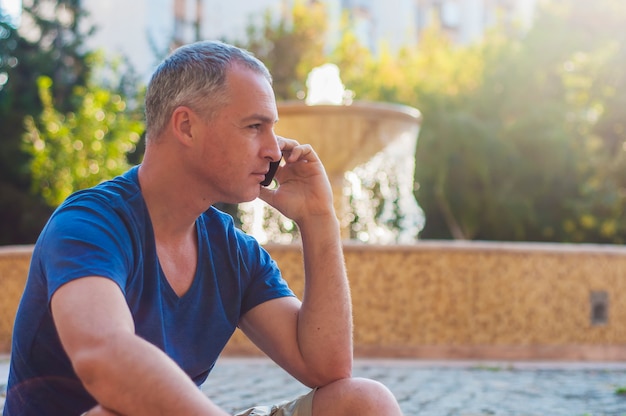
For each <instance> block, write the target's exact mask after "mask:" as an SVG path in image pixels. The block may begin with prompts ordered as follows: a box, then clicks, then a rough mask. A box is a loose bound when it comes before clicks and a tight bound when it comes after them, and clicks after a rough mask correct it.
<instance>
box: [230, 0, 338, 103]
mask: <svg viewBox="0 0 626 416" xmlns="http://www.w3.org/2000/svg"><path fill="white" fill-rule="evenodd" d="M326 22H327V15H326V9H325V6H324V5H323V4H322V3H319V2H316V3H313V4H308V5H307V4H306V2H304V1H296V2H295V4H294V7H293V9H292V10H291V14H290V15H283V16H280V17H279V18H278V19H276V18H275V16H273V15H272V14H271V12H270V11H267V12H266V13H265V15H264V19H263V23H262V25H261V26H260V27H257V26H255V25H254V24H250V25H249V26H248V28H247V40H246V42H245V44H243V45H241V46H243V47H245V48H246V49H248V50H249V51H251V52H252V53H254V54H255V56H257V57H258V58H259V59H260V60H261V61H263V62H264V63H265V65H266V66H267V67H268V69H269V70H270V72H271V73H272V77H273V81H274V82H273V87H274V92H275V94H276V98H277V99H278V100H290V99H295V98H296V97H297V96H298V93H299V92H301V91H303V90H304V88H305V83H306V77H307V75H308V73H309V71H311V69H313V68H314V67H316V66H318V65H321V64H323V63H324V62H325V57H324V45H325V43H326V32H327V24H326Z"/></svg>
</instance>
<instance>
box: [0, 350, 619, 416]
mask: <svg viewBox="0 0 626 416" xmlns="http://www.w3.org/2000/svg"><path fill="white" fill-rule="evenodd" d="M7 370H8V362H7V361H6V360H0V375H2V377H4V378H2V377H0V406H1V405H2V403H3V401H4V389H5V386H6V374H8V371H7ZM354 375H355V376H359V377H367V378H372V379H375V380H378V381H380V382H382V383H383V384H385V385H386V386H387V387H389V389H390V390H391V391H392V392H393V393H394V395H395V396H396V398H397V399H398V402H399V403H400V406H401V408H402V410H403V412H404V413H405V415H407V416H419V415H427V416H626V396H623V395H619V394H617V393H616V389H617V388H619V387H626V364H613V363H560V362H559V363H495V364H494V363H475V362H474V363H472V362H454V361H451V362H449V361H440V362H429V361H419V360H356V362H355V368H354ZM202 391H203V392H204V393H205V394H207V396H209V397H210V398H211V399H213V400H214V401H215V402H216V403H217V404H218V405H219V406H221V407H223V408H224V409H225V410H226V411H228V412H232V413H234V412H235V411H237V410H242V409H245V408H248V407H252V406H254V405H271V404H275V403H278V402H281V401H283V400H289V399H292V398H294V397H297V396H299V395H301V394H306V393H307V392H308V391H309V389H308V388H307V387H305V386H303V385H302V384H300V383H299V382H297V381H295V380H294V379H293V378H292V377H291V376H289V375H288V374H287V373H286V372H285V371H284V370H282V369H281V368H280V367H278V366H277V365H276V364H274V363H273V362H271V361H270V360H268V359H260V358H221V359H220V360H219V361H218V363H217V365H216V366H215V369H214V370H213V372H212V373H211V375H210V376H209V379H208V380H207V382H206V383H205V384H204V385H203V386H202Z"/></svg>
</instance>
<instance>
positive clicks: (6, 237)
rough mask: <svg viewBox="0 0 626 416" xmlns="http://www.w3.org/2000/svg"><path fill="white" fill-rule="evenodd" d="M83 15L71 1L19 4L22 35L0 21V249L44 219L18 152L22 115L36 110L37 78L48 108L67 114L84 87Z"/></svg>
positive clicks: (26, 236) (25, 158) (25, 160)
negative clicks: (48, 82)
mask: <svg viewBox="0 0 626 416" xmlns="http://www.w3.org/2000/svg"><path fill="white" fill-rule="evenodd" d="M84 15H85V12H84V10H83V9H82V8H81V7H80V2H79V1H77V0H58V1H57V0H54V1H53V0H31V1H24V11H23V16H22V22H23V24H25V25H29V26H30V30H28V37H25V36H22V35H21V34H20V33H18V31H17V30H16V28H15V27H13V26H12V25H11V24H10V22H9V21H8V19H5V18H0V76H1V77H2V78H3V79H4V81H3V83H2V85H0V218H1V220H2V226H1V227H0V244H7V243H11V244H16V243H30V242H33V241H34V240H35V238H36V237H37V235H38V234H39V232H40V230H41V227H42V226H43V224H44V223H45V221H46V220H47V217H48V215H49V214H50V207H48V206H47V204H46V203H45V201H44V200H43V198H41V196H40V195H37V194H33V193H31V187H32V185H31V175H30V171H29V168H28V167H29V163H30V157H29V155H28V154H27V153H26V152H24V150H23V149H22V135H23V134H24V132H25V126H24V119H25V117H26V116H34V117H36V116H37V115H38V114H39V113H40V112H41V111H42V103H41V101H40V100H39V95H38V93H37V79H38V78H39V77H40V76H47V77H50V78H51V79H52V80H53V81H54V89H53V90H52V91H51V94H52V100H53V102H54V105H55V106H57V107H58V108H60V109H61V111H70V110H71V109H72V108H73V106H74V105H75V103H74V102H73V101H72V99H71V91H72V89H73V88H74V86H77V85H85V82H86V79H87V77H88V76H89V75H88V73H89V68H88V67H87V66H86V65H85V63H84V57H85V54H84V52H82V42H83V40H84V39H85V37H86V36H88V34H89V32H90V29H87V30H84V29H81V28H82V27H83V25H82V18H83V17H84Z"/></svg>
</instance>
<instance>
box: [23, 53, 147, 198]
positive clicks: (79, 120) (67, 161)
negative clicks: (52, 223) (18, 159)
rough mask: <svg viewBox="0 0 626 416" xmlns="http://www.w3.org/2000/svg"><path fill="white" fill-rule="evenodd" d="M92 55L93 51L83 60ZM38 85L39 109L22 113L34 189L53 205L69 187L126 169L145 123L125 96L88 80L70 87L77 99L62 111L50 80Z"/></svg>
mask: <svg viewBox="0 0 626 416" xmlns="http://www.w3.org/2000/svg"><path fill="white" fill-rule="evenodd" d="M97 60H98V56H97V55H96V56H92V57H91V58H90V59H88V62H93V61H97ZM93 63H94V64H95V65H93V66H95V67H100V66H102V64H97V62H93ZM38 85H39V96H40V99H41V101H42V103H43V112H42V114H41V116H40V117H38V118H37V119H36V118H33V117H32V116H27V117H26V129H27V132H26V134H25V136H24V138H25V148H26V150H27V151H28V152H29V153H30V154H31V155H32V162H31V174H32V178H33V190H34V191H35V192H36V193H38V194H41V195H42V196H43V197H44V198H45V200H46V201H47V202H48V204H50V205H51V206H57V205H58V204H60V203H61V202H62V201H63V200H64V199H65V198H67V197H68V196H69V195H70V194H71V193H72V192H74V191H77V190H79V189H84V188H87V187H91V186H94V185H96V184H98V183H99V182H101V181H103V180H106V179H110V178H112V177H114V176H116V175H119V174H121V173H123V172H124V171H126V170H127V169H128V168H129V163H128V159H127V154H129V153H131V152H133V151H134V150H135V147H136V145H137V143H138V142H139V139H140V137H141V134H142V132H143V130H144V124H143V121H142V119H141V114H139V112H133V111H131V110H132V109H129V108H128V106H127V100H126V98H125V97H124V96H122V95H120V94H119V93H116V92H115V91H114V90H110V89H105V88H103V87H101V86H99V85H97V84H95V83H94V82H92V81H91V82H88V84H87V85H86V86H84V87H82V86H79V87H76V89H75V90H74V92H73V95H72V97H73V98H74V99H76V100H80V105H79V106H78V108H77V109H76V111H73V112H68V113H62V112H60V111H58V110H57V109H56V108H55V107H54V104H53V100H52V87H53V84H52V80H51V79H50V78H47V77H41V78H39V80H38Z"/></svg>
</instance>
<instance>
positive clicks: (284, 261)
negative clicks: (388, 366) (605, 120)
mask: <svg viewBox="0 0 626 416" xmlns="http://www.w3.org/2000/svg"><path fill="white" fill-rule="evenodd" d="M267 248H268V250H269V251H270V252H271V254H272V256H273V257H274V258H275V259H276V261H277V262H278V264H279V266H280V267H281V269H282V271H283V274H284V276H285V278H286V279H287V280H288V281H289V282H290V284H291V286H292V288H293V289H294V290H295V291H296V293H297V294H299V295H301V293H302V289H303V281H304V278H303V273H302V257H301V255H300V249H299V247H297V246H280V245H270V246H268V247H267ZM30 249H31V247H6V248H0V311H1V312H2V314H1V316H0V348H2V350H3V351H6V350H7V348H8V347H9V345H10V333H11V327H12V322H13V319H14V316H15V309H16V307H17V302H18V300H19V294H20V293H21V290H22V287H23V284H24V280H25V276H26V273H27V268H28V261H29V258H30ZM345 257H346V265H347V268H348V273H349V278H350V284H351V289H352V297H353V304H354V323H355V334H354V340H355V351H356V354H357V355H360V356H380V357H418V358H431V359H432V358H485V359H563V360H622V359H626V248H624V247H618V246H595V245H562V244H518V243H504V244H503V243H480V242H463V243H459V242H424V241H422V242H419V243H417V244H415V245H411V246H364V245H356V244H350V243H348V244H346V245H345ZM226 353H228V354H257V353H258V350H256V348H255V347H254V346H252V345H251V344H250V343H249V342H248V341H247V339H245V337H244V336H243V335H242V334H240V333H237V334H236V335H235V336H234V337H233V339H232V340H231V342H230V343H229V345H228V347H227V349H226Z"/></svg>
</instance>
